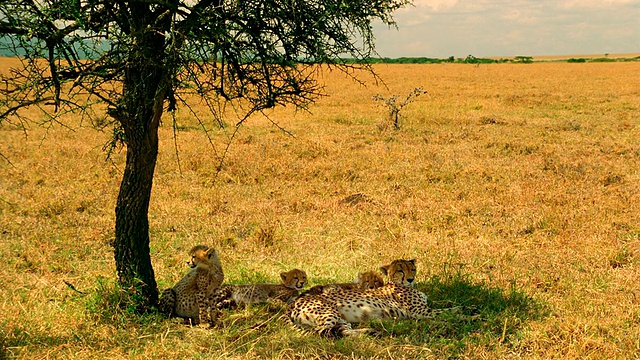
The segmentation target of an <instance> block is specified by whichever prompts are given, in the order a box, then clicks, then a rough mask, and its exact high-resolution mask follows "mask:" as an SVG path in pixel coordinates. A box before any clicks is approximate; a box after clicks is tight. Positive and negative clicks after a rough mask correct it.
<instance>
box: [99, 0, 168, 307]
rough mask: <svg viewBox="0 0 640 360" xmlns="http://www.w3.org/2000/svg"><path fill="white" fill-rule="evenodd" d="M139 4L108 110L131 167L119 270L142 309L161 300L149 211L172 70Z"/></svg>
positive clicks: (119, 214) (122, 208) (121, 217)
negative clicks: (116, 98) (118, 92)
mask: <svg viewBox="0 0 640 360" xmlns="http://www.w3.org/2000/svg"><path fill="white" fill-rule="evenodd" d="M138 5H139V7H136V8H132V12H134V13H135V14H136V19H137V20H138V21H137V22H135V25H136V26H138V27H137V28H136V29H135V31H134V32H133V34H132V36H133V37H135V38H136V40H134V42H133V44H134V45H133V46H132V48H131V49H130V52H129V59H128V60H127V62H126V69H125V77H124V81H123V88H122V95H123V96H122V101H121V102H120V104H119V105H118V107H116V108H112V109H110V110H111V115H112V116H113V117H115V118H116V119H117V120H118V121H119V122H120V124H121V125H122V128H123V130H124V137H125V139H124V142H125V144H126V146H127V163H126V167H125V170H124V175H123V177H122V183H121V184H120V192H119V194H118V201H117V204H116V234H115V235H116V236H115V241H114V255H115V262H116V269H117V272H118V279H119V282H120V285H121V286H123V287H124V288H126V289H129V291H130V292H133V294H135V295H137V296H139V297H138V298H137V299H135V300H136V301H138V306H139V310H142V311H144V310H146V309H148V308H149V306H151V305H155V304H156V303H157V300H158V289H157V284H156V280H155V276H154V272H153V267H152V265H151V255H150V248H149V242H150V239H149V219H148V212H149V202H150V200H151V187H152V185H153V174H154V171H155V166H156V160H157V157H158V127H159V126H160V118H161V117H162V113H163V111H164V109H163V104H164V100H165V95H166V94H167V91H168V89H169V88H170V81H169V80H168V74H169V73H171V69H168V68H167V65H166V64H165V63H164V60H165V54H164V36H163V35H161V32H159V31H156V30H155V29H150V28H149V27H147V26H144V25H143V26H141V25H140V24H145V23H151V21H150V20H148V19H146V17H147V16H150V15H149V11H148V9H147V8H146V7H144V6H142V5H140V4H138ZM134 10H135V11H134ZM143 19H144V20H143Z"/></svg>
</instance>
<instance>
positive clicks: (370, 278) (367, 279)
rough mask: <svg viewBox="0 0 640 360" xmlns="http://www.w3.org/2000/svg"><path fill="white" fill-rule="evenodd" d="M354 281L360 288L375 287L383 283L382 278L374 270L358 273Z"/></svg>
mask: <svg viewBox="0 0 640 360" xmlns="http://www.w3.org/2000/svg"><path fill="white" fill-rule="evenodd" d="M356 282H357V283H359V284H360V289H361V290H368V289H375V288H378V287H381V286H383V285H384V279H383V278H382V276H380V274H379V273H378V272H376V271H367V272H363V273H360V274H358V278H357V279H356Z"/></svg>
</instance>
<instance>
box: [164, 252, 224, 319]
mask: <svg viewBox="0 0 640 360" xmlns="http://www.w3.org/2000/svg"><path fill="white" fill-rule="evenodd" d="M189 255H191V260H190V261H189V262H187V264H188V265H189V266H190V267H191V270H190V271H189V273H188V274H187V275H185V277H183V278H182V279H181V280H180V281H178V282H177V283H176V285H175V286H174V287H173V288H171V289H166V290H164V291H163V292H162V296H161V297H160V300H159V301H158V308H159V309H160V311H161V312H163V313H165V314H167V315H169V316H177V317H181V318H184V319H185V322H190V323H192V324H194V325H195V324H199V323H200V322H201V321H203V320H205V319H206V317H207V316H208V317H209V321H211V322H213V321H215V318H214V316H213V314H212V313H208V310H210V307H211V306H210V305H211V304H210V303H209V301H208V299H209V296H210V295H211V294H212V293H213V291H214V290H215V289H217V288H218V287H220V284H222V281H223V280H224V273H223V272H222V265H221V264H220V258H219V257H218V251H217V250H216V249H213V248H209V247H208V246H206V245H197V246H194V247H193V248H192V249H191V251H189Z"/></svg>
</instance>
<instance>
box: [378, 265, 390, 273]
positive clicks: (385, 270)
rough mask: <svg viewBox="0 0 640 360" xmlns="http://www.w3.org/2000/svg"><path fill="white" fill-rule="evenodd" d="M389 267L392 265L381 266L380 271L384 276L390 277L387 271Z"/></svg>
mask: <svg viewBox="0 0 640 360" xmlns="http://www.w3.org/2000/svg"><path fill="white" fill-rule="evenodd" d="M389 266H390V265H385V266H380V271H381V272H382V273H383V274H385V275H388V274H387V269H388V268H389Z"/></svg>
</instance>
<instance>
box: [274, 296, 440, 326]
mask: <svg viewBox="0 0 640 360" xmlns="http://www.w3.org/2000/svg"><path fill="white" fill-rule="evenodd" d="M430 315H431V310H430V309H429V306H428V304H427V295H426V294H424V293H422V292H420V291H418V290H416V289H414V288H411V287H407V286H403V285H398V284H387V285H384V286H381V287H378V288H375V289H368V290H364V291H354V290H348V289H335V290H333V291H329V292H324V293H321V294H317V295H308V296H301V297H299V298H297V299H296V300H295V301H294V302H293V304H291V306H290V307H289V308H288V310H287V315H286V319H287V320H288V321H289V322H291V323H293V324H294V325H295V326H296V327H297V328H298V329H301V330H307V331H308V330H313V331H315V332H317V333H318V334H320V335H322V336H336V337H343V336H353V335H359V334H363V333H368V332H371V329H368V328H363V329H353V328H352V327H351V323H360V322H363V321H367V320H370V319H396V320H402V319H425V318H429V317H430Z"/></svg>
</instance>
